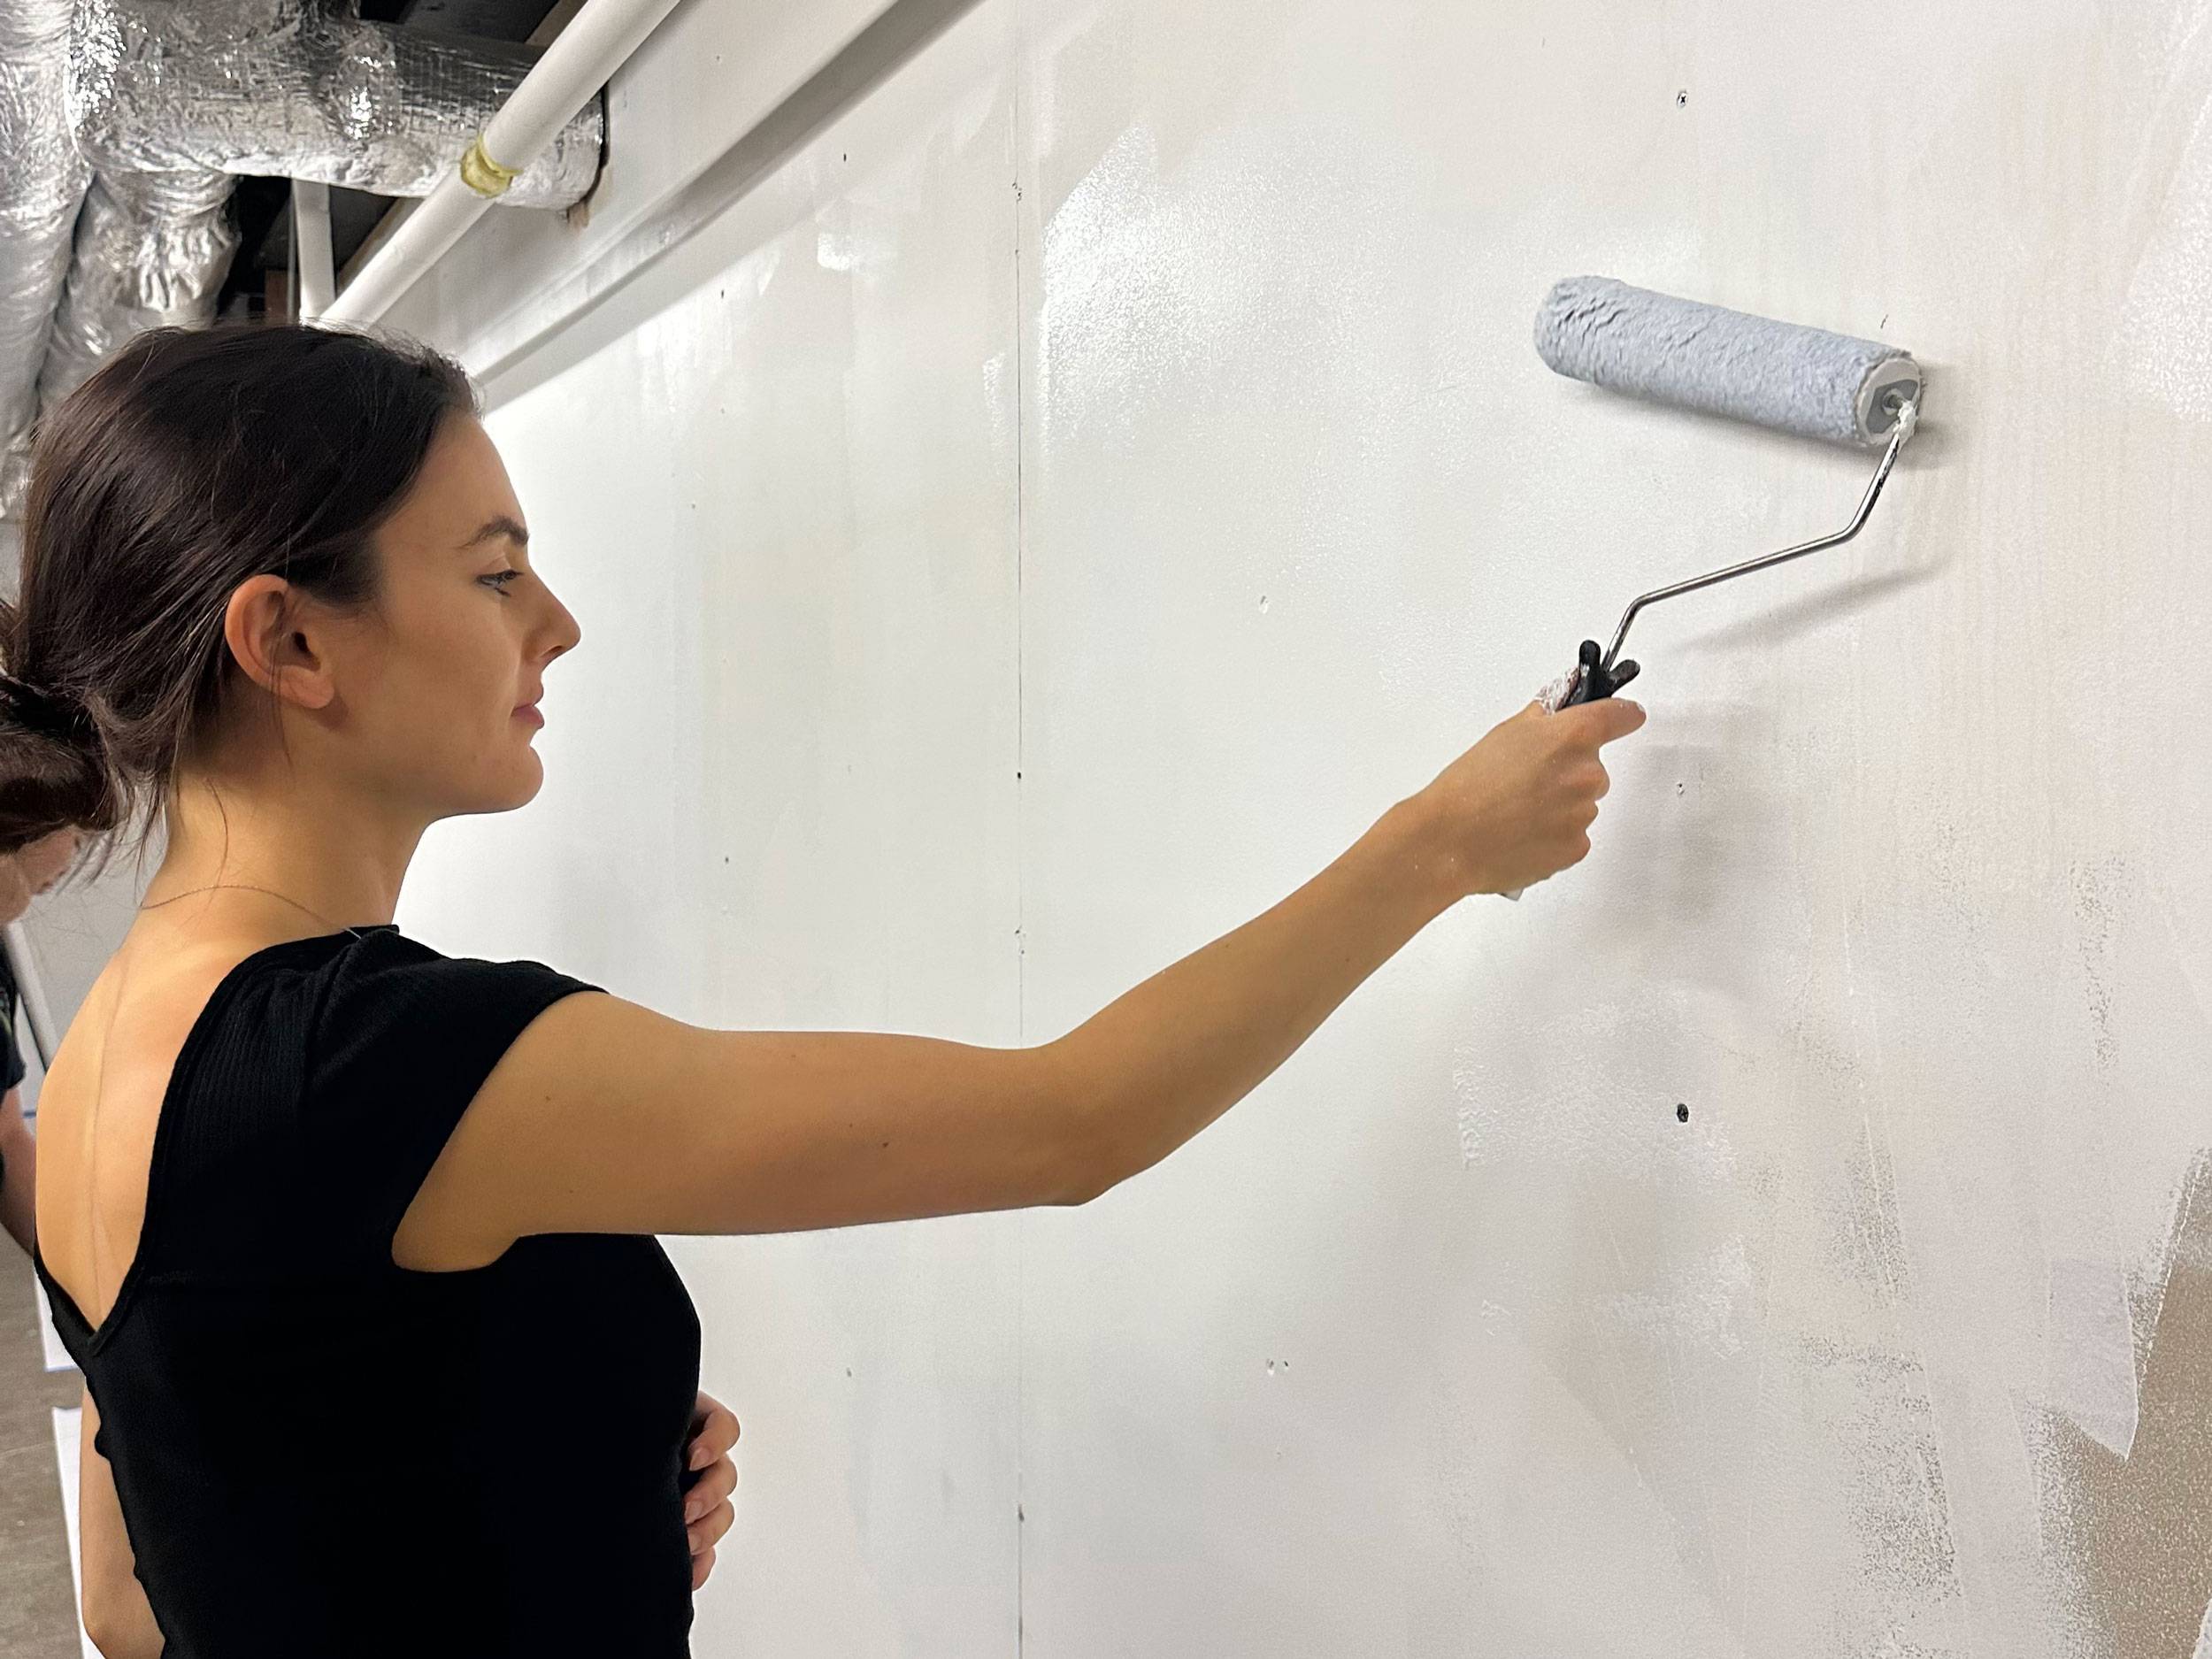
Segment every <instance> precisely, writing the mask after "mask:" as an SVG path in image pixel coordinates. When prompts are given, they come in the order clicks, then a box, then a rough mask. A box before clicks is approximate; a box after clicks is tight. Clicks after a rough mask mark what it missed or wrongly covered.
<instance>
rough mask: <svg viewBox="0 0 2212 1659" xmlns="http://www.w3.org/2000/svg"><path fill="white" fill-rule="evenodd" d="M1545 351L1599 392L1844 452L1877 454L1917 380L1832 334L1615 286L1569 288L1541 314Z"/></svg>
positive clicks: (1891, 361)
mask: <svg viewBox="0 0 2212 1659" xmlns="http://www.w3.org/2000/svg"><path fill="white" fill-rule="evenodd" d="M1536 349H1537V351H1538V353H1539V354H1540V356H1541V357H1543V359H1544V361H1545V362H1546V363H1548V364H1549V365H1551V366H1552V367H1553V368H1554V369H1556V370H1557V371H1558V372H1559V373H1562V374H1565V375H1571V376H1572V377H1573V378H1574V379H1576V380H1588V381H1589V382H1590V383H1591V384H1592V385H1594V386H1604V387H1610V388H1613V389H1614V390H1616V391H1622V392H1629V393H1632V394H1634V395H1635V396H1639V397H1647V398H1651V399H1653V400H1654V401H1655V402H1658V403H1678V404H1680V405H1682V406H1683V407H1685V408H1688V409H1698V410H1703V411H1706V412H1707V413H1709V414H1714V415H1726V416H1729V417H1731V418H1732V419H1737V420H1747V421H1751V422H1754V423H1755V424H1756V425H1758V426H1773V427H1776V428H1778V429H1779V430H1781V431H1784V432H1794V433H1798V434H1802V435H1803V436H1805V437H1808V438H1827V439H1830V440H1832V442H1838V443H1878V442H1884V441H1886V438H1887V436H1888V434H1889V431H1890V428H1891V427H1893V426H1895V425H1896V423H1897V414H1896V407H1895V405H1896V403H1898V402H1899V401H1901V400H1902V401H1911V402H1914V403H1917V402H1918V400H1919V396H1920V368H1919V365H1917V364H1916V363H1914V361H1913V360H1912V357H1911V356H1910V355H1909V353H1906V352H1904V351H1901V350H1900V349H1898V348H1896V347H1895V346H1886V345H1884V344H1882V343H1881V342H1879V341H1878V340H1857V339H1854V338H1853V337H1852V336H1851V335H1849V334H1830V333H1829V332H1828V331H1827V330H1826V329H1824V328H1806V327H1802V326H1799V325H1797V324H1794V323H1778V322H1776V321H1774V320H1773V319H1771V318H1767V317H1754V316H1752V315H1750V314H1749V313H1748V312H1745V311H1729V310H1727V309H1726V308H1725V307H1723V306H1719V305H1705V304H1701V303H1699V302H1698V301H1696V300H1685V299H1677V298H1675V297H1674V296H1672V295H1671V294H1655V293H1654V292H1652V291H1651V290H1650V289H1649V288H1631V287H1630V286H1629V285H1628V284H1627V283H1625V282H1620V281H1616V280H1614V279H1613V278H1611V277H1596V276H1577V277H1568V278H1566V279H1564V280H1562V281H1559V282H1557V283H1555V284H1554V285H1553V287H1552V290H1551V292H1550V293H1549V294H1548V295H1546V296H1544V303H1543V304H1542V305H1540V306H1539V307H1538V308H1537V311H1536Z"/></svg>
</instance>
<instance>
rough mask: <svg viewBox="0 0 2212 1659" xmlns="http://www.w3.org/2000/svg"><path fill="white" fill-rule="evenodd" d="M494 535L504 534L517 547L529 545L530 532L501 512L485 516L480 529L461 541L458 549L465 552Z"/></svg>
mask: <svg viewBox="0 0 2212 1659" xmlns="http://www.w3.org/2000/svg"><path fill="white" fill-rule="evenodd" d="M495 535H503V536H505V537H506V538H507V539H508V540H509V541H512V542H513V543H514V544H515V545H516V546H517V547H528V546H529V545H530V532H529V531H528V530H526V529H525V528H524V527H523V526H521V525H518V524H517V523H516V522H515V521H514V520H513V519H512V518H509V517H508V516H507V515H506V514H505V513H499V514H496V515H495V516H494V517H492V518H487V519H486V520H485V521H484V527H483V528H482V529H480V530H479V531H478V532H477V533H476V534H474V535H472V536H471V537H470V538H469V539H468V540H467V541H464V542H462V543H461V547H460V550H461V551H462V552H464V553H465V552H467V551H468V550H469V549H471V548H472V547H474V546H476V545H477V544H478V543H479V542H482V541H490V540H491V539H492V537H494V536H495Z"/></svg>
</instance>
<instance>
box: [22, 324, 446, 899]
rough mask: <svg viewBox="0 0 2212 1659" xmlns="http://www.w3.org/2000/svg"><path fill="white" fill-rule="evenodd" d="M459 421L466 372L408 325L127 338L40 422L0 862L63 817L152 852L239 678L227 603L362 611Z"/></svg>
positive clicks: (157, 332)
mask: <svg viewBox="0 0 2212 1659" xmlns="http://www.w3.org/2000/svg"><path fill="white" fill-rule="evenodd" d="M455 412H460V413H465V414H468V415H471V416H477V415H480V413H481V407H480V403H479V402H478V400H477V396H476V388H475V387H474V386H473V385H472V383H471V381H470V380H469V378H468V375H467V373H465V371H464V370H463V369H462V368H461V366H460V365H458V364H457V363H455V362H454V361H453V360H452V359H451V358H450V357H446V356H444V355H443V354H442V353H441V352H438V351H436V350H434V349H431V348H430V347H428V346H426V345H424V344H422V343H421V342H418V341H415V340H411V339H410V338H408V337H406V336H404V335H401V334H390V333H381V332H380V333H377V334H370V333H367V332H363V331H357V330H353V329H349V328H342V327H326V326H316V325H301V324H265V323H223V324H218V325H216V326H213V327H209V328H155V329H151V330H150V331H148V332H146V333H144V334H138V335H136V336H134V338H133V339H131V340H130V341H129V342H128V343H127V344H125V345H124V346H123V347H121V348H120V349H119V350H117V351H116V352H115V354H114V355H113V356H112V357H110V358H108V360H107V361H106V362H105V363H104V364H103V365H101V366H100V368H99V369H98V370H97V371H96V373H94V374H93V375H92V376H91V377H90V378H89V379H88V380H86V381H85V382H84V384H83V385H81V386H80V387H79V388H77V389H76V390H75V391H74V392H73V393H72V394H71V395H70V396H69V397H68V398H67V399H66V400H65V401H64V402H63V403H60V404H59V405H58V407H56V408H55V409H53V410H51V411H49V412H48V413H47V414H46V415H45V416H43V417H42V419H41V421H40V425H39V430H38V434H37V439H36V442H35V446H34V448H33V450H32V459H31V483H30V492H29V499H28V503H27V507H26V511H25V516H24V523H23V567H22V582H21V588H20V591H19V595H18V598H17V601H16V603H14V604H8V603H4V602H0V663H4V664H5V665H6V672H5V676H4V677H0V853H5V852H12V851H14V850H15V849H19V848H21V847H23V846H26V845H27V844H28V843H30V842H32V841H36V840H38V839H40V838H41V837H42V836H44V835H47V834H50V833H53V832H54V831H56V830H58V829H61V828H64V827H65V826H70V825H75V826H79V827H80V828H81V830H83V831H84V832H85V833H86V839H87V841H88V842H89V841H93V840H94V839H95V838H97V837H101V836H103V835H106V836H109V837H110V839H109V841H108V842H107V845H108V846H109V847H110V848H111V847H112V846H113V844H114V838H113V836H112V832H115V831H118V830H121V829H125V828H127V827H130V826H132V825H133V823H134V820H136V821H137V822H136V827H137V829H138V832H139V838H140V841H141V845H143V840H144V835H145V832H146V831H147V830H148V829H150V827H151V826H152V823H153V821H154V818H155V817H156V816H157V813H158V811H159V810H160V808H161V805H162V803H164V802H165V799H166V798H167V794H168V788H169V784H170V780H171V778H172V777H173V773H174V772H175V770H176V766H177V764H178V762H179V759H180V757H185V756H188V755H189V754H191V753H192V746H193V744H194V742H195V741H196V739H198V738H201V737H204V735H205V734H206V733H208V732H209V731H210V730H211V726H212V723H213V721H214V720H215V718H217V716H218V715H219V712H220V711H221V710H222V709H223V707H224V703H225V698H226V695H227V693H228V692H229V690H230V687H231V685H232V683H233V682H234V681H238V682H241V683H250V682H244V680H243V676H242V674H240V673H239V672H237V669H236V665H235V664H234V661H233V659H232V657H231V653H230V650H229V647H228V645H227V641H225V639H224V637H223V614H224V611H225V609H226V608H227V606H228V604H229V603H230V596H231V595H232V594H233V593H234V592H235V591H236V590H237V588H238V586H239V584H240V583H242V582H244V581H246V580H250V578H252V577H255V576H258V575H262V574H264V573H273V574H275V575H279V576H281V577H283V578H285V579H286V580H288V581H290V582H293V583H296V584H297V585H298V586H299V587H300V588H303V589H305V590H306V591H307V592H309V593H311V594H312V595H315V596H316V597H317V598H318V599H319V600H321V601H323V602H324V603H328V604H331V605H334V606H336V607H339V608H341V609H344V610H351V609H355V608H358V607H362V606H365V605H369V604H373V603H374V602H375V600H376V598H377V596H378V595H379V593H380V585H381V577H382V564H381V561H380V559H379V558H378V557H377V555H376V551H375V548H374V545H373V536H374V534H375V532H376V530H377V528H378V526H380V525H381V524H382V523H383V522H384V521H385V520H386V519H387V518H389V517H390V516H391V514H392V513H393V511H395V510H396V508H397V507H398V505H399V503H400V502H401V500H402V499H403V497H404V496H405V495H406V494H407V492H408V490H409V488H411V485H412V484H413V482H414V480H415V478H416V476H417V475H418V474H419V472H421V470H422V465H423V460H424V457H426V455H427V454H428V452H429V449H430V444H431V441H432V439H433V438H434V436H435V435H436V434H437V431H438V427H439V425H440V423H441V422H442V420H443V419H444V418H445V417H446V416H447V415H449V414H450V413H455ZM105 863H106V860H105V857H104V856H103V857H102V860H101V864H102V866H103V867H104V866H105Z"/></svg>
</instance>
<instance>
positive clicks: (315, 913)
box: [138, 881, 361, 939]
mask: <svg viewBox="0 0 2212 1659" xmlns="http://www.w3.org/2000/svg"><path fill="white" fill-rule="evenodd" d="M221 887H229V888H234V889H235V890H237V891H239V892H242V893H265V894H267V895H269V896H270V897H271V898H273V899H284V902H286V903H287V904H289V905H291V906H293V907H294V908H295V909H296V910H307V913H308V914H309V915H310V916H311V917H313V918H315V919H316V920H317V921H319V922H320V923H321V924H322V925H323V926H325V927H327V928H329V929H330V930H331V931H332V932H333V933H351V934H352V935H353V936H354V937H355V938H356V939H358V938H359V937H360V936H361V930H360V929H359V928H357V927H341V926H339V925H338V924H337V923H335V922H334V921H332V920H331V919H330V918H328V917H327V916H325V915H324V914H323V913H322V912H321V911H320V910H308V909H307V906H306V905H304V904H302V903H301V902H299V901H298V900H297V899H287V898H284V895H283V894H281V893H279V892H278V891H277V890H276V889H275V888H274V887H256V886H255V885H254V884H253V883H252V882H250V881H218V882H215V883H213V884H211V885H210V886H208V887H187V888H186V889H185V890H184V891H183V892H181V893H172V894H171V895H169V896H168V897H167V898H165V899H156V900H155V901H154V902H152V903H151V904H142V905H140V906H139V907H138V908H139V909H140V910H159V909H160V908H161V907H162V906H163V905H165V904H174V903H175V902H177V901H178V900H179V899H188V898H190V897H191V896H192V895H194V894H195V893H213V892H215V891H216V890H217V889H218V888H221Z"/></svg>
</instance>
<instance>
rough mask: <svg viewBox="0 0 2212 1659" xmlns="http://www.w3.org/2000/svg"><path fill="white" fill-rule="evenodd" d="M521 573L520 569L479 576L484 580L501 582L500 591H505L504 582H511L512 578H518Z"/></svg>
mask: <svg viewBox="0 0 2212 1659" xmlns="http://www.w3.org/2000/svg"><path fill="white" fill-rule="evenodd" d="M521 574H522V572H520V571H501V572H499V573H498V574H497V575H495V576H486V577H483V578H481V579H480V580H484V581H488V582H498V583H500V584H502V587H501V591H502V592H504V591H505V587H504V584H506V583H508V582H511V581H514V580H517V579H518V578H519V577H520V576H521Z"/></svg>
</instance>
